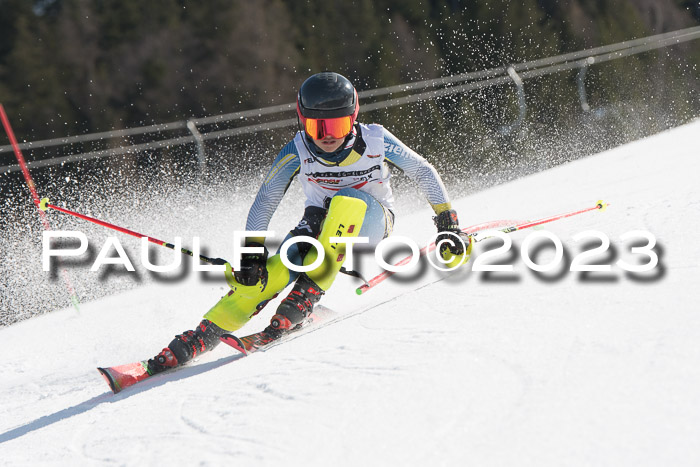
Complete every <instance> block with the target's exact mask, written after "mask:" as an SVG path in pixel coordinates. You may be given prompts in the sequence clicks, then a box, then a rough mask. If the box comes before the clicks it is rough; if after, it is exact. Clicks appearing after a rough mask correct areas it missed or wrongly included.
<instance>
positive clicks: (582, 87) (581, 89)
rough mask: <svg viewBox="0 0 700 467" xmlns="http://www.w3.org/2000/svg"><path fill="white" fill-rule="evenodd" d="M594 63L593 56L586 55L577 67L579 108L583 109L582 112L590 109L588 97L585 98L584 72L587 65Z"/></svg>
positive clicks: (586, 69)
mask: <svg viewBox="0 0 700 467" xmlns="http://www.w3.org/2000/svg"><path fill="white" fill-rule="evenodd" d="M594 63H595V58H593V57H588V58H587V59H586V60H584V61H583V62H582V65H581V67H580V68H579V69H578V77H577V82H578V98H579V101H580V102H581V109H583V111H584V112H589V111H590V110H591V106H590V105H588V99H587V98H586V72H587V71H588V67H589V66H590V65H593V64H594Z"/></svg>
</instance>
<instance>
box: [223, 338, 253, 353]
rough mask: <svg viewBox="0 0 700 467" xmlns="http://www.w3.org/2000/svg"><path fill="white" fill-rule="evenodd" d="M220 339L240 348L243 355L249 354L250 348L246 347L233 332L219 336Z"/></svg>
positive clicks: (235, 347) (237, 348)
mask: <svg viewBox="0 0 700 467" xmlns="http://www.w3.org/2000/svg"><path fill="white" fill-rule="evenodd" d="M219 340H220V341H221V342H223V343H224V344H226V345H229V346H231V347H233V348H234V349H236V350H238V351H239V352H240V353H242V354H243V355H248V350H247V349H246V348H245V345H244V344H243V341H242V340H240V339H239V338H238V337H236V336H234V335H233V334H224V335H222V336H221V337H219Z"/></svg>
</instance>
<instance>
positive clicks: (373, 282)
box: [355, 200, 610, 295]
mask: <svg viewBox="0 0 700 467" xmlns="http://www.w3.org/2000/svg"><path fill="white" fill-rule="evenodd" d="M608 206H610V204H609V203H605V202H603V201H602V200H600V201H598V202H597V203H596V205H595V206H592V207H590V208H585V209H580V210H578V211H573V212H567V213H564V214H557V215H556V216H551V217H545V218H543V219H539V220H536V221H527V222H521V223H517V224H515V225H510V226H508V227H505V228H502V229H498V230H499V231H501V232H504V233H511V232H516V231H518V230H523V229H529V228H531V227H536V226H538V225H542V224H547V223H549V222H554V221H556V220H559V219H564V218H567V217H571V216H576V215H578V214H583V213H585V212H589V211H595V210H600V211H604V210H605V209H606V208H607V207H608ZM503 222H504V221H494V222H488V223H484V224H479V225H476V226H472V227H466V228H464V229H462V231H463V232H466V233H468V234H469V236H470V237H472V238H473V239H474V240H473V242H474V243H476V242H479V241H482V240H486V239H487V238H489V237H477V234H478V233H479V232H483V231H484V230H491V229H497V228H498V227H501V226H502V225H503ZM499 224H500V225H499ZM434 249H435V242H433V243H431V244H430V245H428V246H426V247H423V248H422V249H421V250H420V256H423V255H424V254H426V253H430V252H431V251H433V250H434ZM411 258H412V256H407V257H406V258H404V259H402V260H401V261H399V262H398V263H396V264H395V265H394V266H402V265H404V264H406V263H408V262H409V261H410V260H411ZM394 274H395V273H394V272H391V271H383V272H382V273H381V274H378V275H376V276H375V277H373V278H372V279H370V280H369V281H367V283H365V284H362V285H361V286H360V287H358V288H357V289H356V290H355V292H356V293H357V295H362V294H363V293H365V292H367V291H368V290H370V289H372V288H374V287H376V286H377V285H378V284H380V283H382V282H384V280H386V279H388V278H389V277H391V276H393V275H394Z"/></svg>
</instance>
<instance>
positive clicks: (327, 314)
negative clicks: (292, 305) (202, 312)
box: [219, 305, 336, 356]
mask: <svg viewBox="0 0 700 467" xmlns="http://www.w3.org/2000/svg"><path fill="white" fill-rule="evenodd" d="M335 315H336V313H335V312H334V311H333V310H331V309H330V308H327V307H325V306H323V305H316V306H315V307H314V311H313V313H312V314H311V315H310V316H309V317H308V318H307V319H306V320H305V321H304V322H303V323H302V324H300V325H298V326H297V327H295V328H294V329H292V330H290V331H287V332H285V333H283V334H281V335H280V334H277V333H269V332H266V331H264V330H263V331H260V332H256V333H253V334H249V335H247V336H244V337H236V336H234V335H233V334H224V335H223V336H221V337H220V338H219V340H220V341H221V342H223V343H224V344H226V345H229V346H231V347H233V348H234V349H236V350H238V351H239V352H241V353H242V354H243V355H246V356H247V355H250V354H251V353H253V352H258V351H265V350H267V349H269V348H270V347H274V346H275V345H278V344H281V343H282V342H285V341H287V340H290V339H291V338H293V337H299V335H301V334H304V333H306V332H308V331H309V330H310V328H312V327H315V326H318V325H319V324H321V323H322V322H324V321H329V320H330V319H331V318H333V317H334V316H335Z"/></svg>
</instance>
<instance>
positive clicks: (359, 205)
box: [147, 72, 471, 375]
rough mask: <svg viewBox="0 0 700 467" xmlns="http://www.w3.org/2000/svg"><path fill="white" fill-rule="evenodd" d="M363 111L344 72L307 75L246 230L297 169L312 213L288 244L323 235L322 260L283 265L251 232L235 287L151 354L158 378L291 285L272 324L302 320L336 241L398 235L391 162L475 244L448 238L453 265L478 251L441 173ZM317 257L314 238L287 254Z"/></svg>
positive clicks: (444, 232)
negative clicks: (289, 132)
mask: <svg viewBox="0 0 700 467" xmlns="http://www.w3.org/2000/svg"><path fill="white" fill-rule="evenodd" d="M359 109H360V105H359V101H358V97H357V91H356V90H355V88H354V87H353V85H352V84H351V83H350V81H349V80H348V79H346V78H345V77H343V76H341V75H339V74H338V73H331V72H325V73H318V74H315V75H313V76H311V77H310V78H308V79H307V80H306V81H304V83H303V84H302V85H301V88H300V89H299V93H298V95H297V114H298V117H299V125H300V127H301V128H300V129H299V131H298V132H297V133H296V136H295V137H294V139H293V140H292V141H290V142H289V143H288V144H287V145H286V146H284V148H283V149H282V150H281V151H280V153H279V154H278V155H277V158H276V159H275V160H274V162H273V164H272V168H271V169H270V171H269V172H268V174H267V176H266V178H265V180H264V182H263V184H262V186H261V187H260V190H259V191H258V194H257V196H256V198H255V201H254V202H253V206H252V207H251V209H250V212H249V214H248V219H247V222H246V231H248V232H251V231H261V230H267V227H268V224H269V222H270V219H271V218H272V215H273V213H274V212H275V210H276V209H277V207H278V205H279V203H280V201H281V199H282V197H283V196H284V194H285V192H286V190H287V188H288V187H289V184H290V183H291V181H292V179H293V178H294V177H295V176H297V175H299V177H298V178H299V181H300V182H301V185H302V188H303V191H304V194H305V195H306V204H305V209H304V215H303V217H302V219H301V221H300V222H299V225H297V226H296V227H295V228H294V229H292V230H291V231H290V232H289V234H288V235H287V237H286V238H285V241H286V240H287V239H289V238H292V237H295V236H300V235H305V236H310V237H315V238H317V239H318V241H319V242H320V243H321V245H322V246H323V250H324V258H325V260H324V262H323V263H322V264H321V266H319V267H317V268H316V269H314V270H312V271H309V272H304V273H301V274H300V273H297V272H295V271H292V270H290V269H288V268H287V267H286V266H284V264H283V263H282V261H281V258H280V254H279V253H277V254H275V255H273V256H269V254H268V251H267V248H266V247H265V239H264V238H263V237H250V238H246V241H245V246H246V247H257V248H258V252H257V253H244V254H243V255H241V267H240V268H239V269H238V270H236V271H235V272H233V277H231V269H230V266H229V265H228V264H227V268H228V269H227V276H228V278H229V283H230V285H231V291H230V292H229V293H228V294H227V295H226V296H224V297H223V298H222V299H221V300H220V301H219V302H218V303H217V304H216V305H214V307H213V308H212V309H211V310H209V311H208V312H207V313H206V314H205V315H204V319H203V320H202V321H201V323H200V324H199V325H198V326H197V328H196V329H194V330H191V331H186V332H184V333H183V334H180V335H178V336H176V337H175V339H173V340H172V342H170V344H169V345H168V347H166V348H164V349H163V350H162V351H161V352H160V353H159V354H158V355H156V356H155V357H153V358H152V359H150V360H148V362H147V371H148V373H149V374H150V375H153V374H155V373H159V372H161V371H164V370H166V369H168V368H172V367H175V366H178V365H181V364H183V363H186V362H188V361H190V360H191V359H192V358H194V357H195V356H196V355H198V354H201V353H202V352H205V351H207V350H211V349H212V348H213V347H215V346H216V345H217V344H218V343H219V337H220V336H221V335H222V334H224V333H226V332H232V331H235V330H237V329H239V328H241V327H242V326H243V325H244V324H246V323H247V322H248V321H249V320H250V319H251V318H252V317H253V316H254V315H255V314H257V313H258V312H259V311H260V310H261V309H262V308H263V307H264V306H265V304H266V303H267V302H268V301H269V300H270V299H272V298H274V297H275V296H276V295H277V294H278V293H279V292H281V291H282V290H284V289H285V287H287V285H288V284H291V283H292V282H293V283H294V286H293V287H292V290H291V291H290V292H289V294H288V295H287V297H286V298H285V299H284V300H282V302H281V304H280V305H279V307H278V308H277V311H276V313H275V315H274V316H273V317H272V319H271V322H270V325H269V326H268V327H267V328H266V329H265V331H266V332H268V333H270V334H272V335H273V336H278V335H281V334H283V333H284V332H287V331H289V330H290V329H293V328H294V327H296V326H298V325H300V324H301V323H303V321H304V319H305V318H307V317H308V316H309V315H310V313H311V312H312V310H313V307H314V305H315V304H316V303H317V302H318V301H319V300H320V299H321V297H322V296H323V295H324V294H325V293H326V291H328V289H329V288H330V287H331V284H332V283H333V280H334V279H335V276H336V275H337V273H338V272H339V270H340V268H341V266H342V264H343V259H344V255H345V244H343V243H340V242H338V243H332V242H331V241H330V238H331V237H345V238H352V237H357V236H362V237H368V238H369V245H370V246H372V245H377V244H378V243H379V242H380V241H381V240H382V239H384V238H386V237H387V236H388V235H389V234H390V233H391V231H392V228H393V224H394V212H393V210H392V209H393V204H394V198H393V195H392V191H391V186H390V183H389V179H390V177H391V174H390V169H389V166H388V165H389V164H391V165H393V166H395V167H398V168H399V169H401V170H403V171H404V172H405V173H406V174H407V175H408V176H409V177H410V178H412V179H413V180H415V182H416V183H417V184H418V186H419V187H420V189H421V191H423V193H424V194H425V195H426V197H427V199H428V201H429V203H430V204H431V205H432V207H433V210H434V211H435V214H436V216H435V217H434V218H433V219H434V222H435V225H436V227H437V230H438V233H440V235H439V236H438V237H437V241H438V242H439V241H441V240H442V239H445V238H449V237H450V236H451V234H456V235H458V236H460V238H461V239H462V240H463V241H464V245H466V246H467V248H466V251H465V248H464V246H463V245H462V244H461V243H460V242H456V241H454V240H453V241H452V242H451V243H449V244H447V243H446V244H444V246H443V247H442V249H441V254H442V255H443V257H444V258H446V260H452V263H450V264H458V263H460V264H461V262H462V261H461V260H462V257H463V256H468V255H469V254H470V253H471V240H470V237H468V236H467V235H466V234H464V233H463V232H461V230H460V228H459V222H458V219H457V213H456V212H455V211H454V210H453V209H452V207H451V204H450V201H449V199H448V195H447V192H446V190H445V187H444V185H443V183H442V181H441V179H440V176H439V175H438V173H437V171H436V170H435V169H434V168H433V167H432V166H431V165H430V164H429V163H428V162H427V161H426V160H425V159H423V158H422V157H421V156H419V155H418V154H416V153H415V152H414V151H413V150H411V149H409V148H408V147H407V146H406V145H404V144H403V143H402V142H401V141H399V140H398V139H397V138H396V137H395V136H394V135H392V134H391V133H390V132H389V131H388V130H386V129H385V128H383V127H382V126H381V125H377V124H370V125H366V124H362V123H358V122H357V121H356V119H357V114H358V112H359ZM283 244H284V242H283ZM318 254H319V253H318V252H317V251H316V249H315V248H312V247H311V245H310V244H308V243H301V242H299V243H295V244H294V245H293V246H291V247H290V248H289V250H288V252H287V257H288V259H289V261H290V262H291V263H293V264H296V265H299V266H302V265H304V266H307V265H310V264H313V263H314V261H315V260H316V259H317V257H318Z"/></svg>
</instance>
